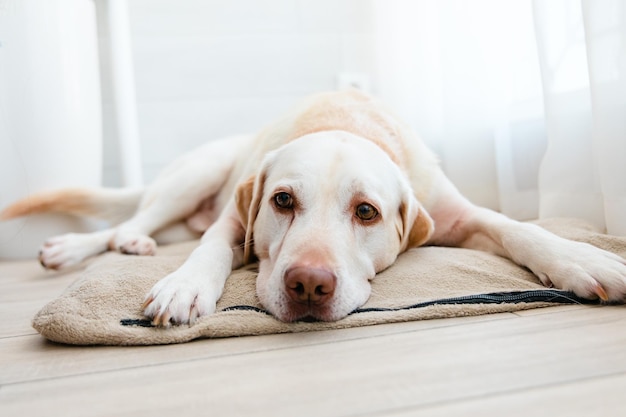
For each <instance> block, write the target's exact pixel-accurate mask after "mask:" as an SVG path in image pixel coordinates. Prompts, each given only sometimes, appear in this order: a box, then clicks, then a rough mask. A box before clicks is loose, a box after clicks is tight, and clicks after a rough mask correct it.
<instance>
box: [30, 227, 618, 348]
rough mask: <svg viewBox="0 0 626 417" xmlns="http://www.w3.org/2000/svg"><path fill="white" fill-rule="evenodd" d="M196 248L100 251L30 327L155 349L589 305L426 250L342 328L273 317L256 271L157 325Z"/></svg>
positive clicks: (597, 240) (499, 267) (464, 253)
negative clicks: (163, 290)
mask: <svg viewBox="0 0 626 417" xmlns="http://www.w3.org/2000/svg"><path fill="white" fill-rule="evenodd" d="M538 223H539V224H540V225H541V226H543V227H545V228H546V229H548V230H550V231H552V232H554V233H556V234H558V235H560V236H563V237H566V238H569V239H573V240H578V241H583V242H587V243H591V244H593V245H595V246H598V247H600V248H603V249H606V250H608V251H611V252H614V253H617V254H619V255H621V256H626V238H623V237H615V236H609V235H605V234H602V233H599V232H598V231H596V230H594V229H593V228H592V227H591V226H589V225H588V224H586V223H583V222H581V221H579V220H573V219H551V220H543V221H541V222H538ZM195 244H196V242H186V243H182V244H176V245H171V246H166V247H162V248H159V251H158V253H157V255H156V256H152V257H133V256H127V255H120V254H117V253H107V254H105V255H102V256H101V257H100V258H99V259H97V260H95V261H94V262H92V263H91V264H90V265H89V266H88V267H87V269H85V271H84V272H83V273H82V274H81V276H80V278H79V279H78V280H77V281H76V282H74V283H73V284H72V285H71V286H70V287H69V288H68V289H67V290H66V291H65V292H64V293H63V294H62V295H61V296H60V297H59V298H57V299H56V300H53V301H51V302H50V303H48V304H47V305H46V306H45V307H43V308H42V309H41V311H39V313H37V315H36V316H35V318H34V319H33V327H34V328H35V329H36V330H37V331H38V332H39V333H41V334H42V335H43V336H44V337H46V338H47V339H50V340H52V341H55V342H61V343H67V344H75V345H150V344H169V343H182V342H188V341H191V340H194V339H198V338H218V337H231V336H246V335H262V334H271V333H286V332H305V331H314V330H328V329H340V328H347V327H356V326H367V325H374V324H380V323H392V322H403V321H410V320H424V319H433V318H444V317H458V316H473V315H479V314H488V313H498V312H512V311H518V310H524V309H530V308H537V307H546V306H552V305H557V304H563V303H589V302H590V301H587V300H583V299H580V298H578V297H576V296H575V295H573V294H572V293H568V292H565V291H559V290H554V289H547V288H545V287H543V286H542V285H541V283H540V282H539V280H538V279H537V278H536V277H535V276H534V275H533V274H532V273H530V272H529V271H528V270H527V269H525V268H522V267H519V266H517V265H515V264H514V263H512V262H511V261H508V260H506V259H503V258H501V257H498V256H494V255H490V254H487V253H483V252H479V251H473V250H468V249H459V248H440V247H421V248H416V249H412V250H410V251H408V252H406V253H404V254H402V255H401V256H400V257H399V258H398V260H397V262H396V263H395V264H394V265H393V266H391V267H390V268H388V269H387V270H385V271H383V272H381V273H380V274H379V275H378V276H377V277H376V279H375V280H374V281H373V282H372V295H371V297H370V299H369V300H368V302H367V303H366V304H365V305H364V306H363V307H361V308H359V309H357V310H356V311H354V312H353V313H351V314H350V315H348V316H347V317H346V318H344V319H342V320H339V321H336V322H332V323H326V322H296V323H283V322H280V321H278V320H276V319H275V318H273V317H272V316H271V315H269V314H268V313H267V312H265V311H264V310H263V307H262V306H261V305H260V304H259V301H258V299H257V298H256V295H255V279H256V272H255V269H254V266H250V267H246V268H242V269H240V270H236V271H234V272H233V273H232V275H231V276H230V278H229V279H228V280H227V282H226V287H225V289H224V294H223V296H222V298H221V299H220V300H219V302H218V304H217V311H216V313H215V314H213V315H210V316H206V317H202V318H200V319H198V320H197V322H196V323H195V324H194V325H193V326H188V325H181V326H172V327H169V328H156V327H153V326H152V325H151V324H150V321H149V320H147V319H146V318H145V317H144V316H143V315H142V313H141V309H140V306H141V303H142V301H143V298H144V296H145V294H146V293H147V292H148V290H149V289H150V288H151V287H152V285H154V283H156V282H157V281H158V280H159V279H160V278H162V277H164V276H165V275H167V274H168V273H170V272H171V271H173V270H175V269H176V268H177V267H178V266H179V265H181V264H182V263H183V262H184V260H185V258H186V254H188V253H189V252H190V251H191V250H192V249H193V248H194V247H195Z"/></svg>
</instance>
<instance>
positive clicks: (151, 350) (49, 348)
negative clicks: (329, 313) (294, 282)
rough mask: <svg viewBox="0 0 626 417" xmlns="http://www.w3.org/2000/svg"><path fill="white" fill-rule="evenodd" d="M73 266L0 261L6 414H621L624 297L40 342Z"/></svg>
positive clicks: (0, 390) (0, 393) (1, 408)
mask: <svg viewBox="0 0 626 417" xmlns="http://www.w3.org/2000/svg"><path fill="white" fill-rule="evenodd" d="M77 274H78V272H73V273H69V274H53V273H52V274H51V273H46V272H44V271H42V270H41V269H40V267H39V266H38V265H37V264H36V263H35V262H14V263H6V262H5V263H0V316H1V317H2V321H1V322H0V323H1V324H0V384H1V385H0V416H5V417H9V416H10V417H13V416H16V417H29V416H81V417H85V416H94V415H98V416H118V415H124V416H135V417H136V416H143V415H151V416H162V415H173V416H185V417H187V416H192V415H202V416H244V415H245V416H273V417H276V416H290V417H292V416H411V415H419V416H457V415H463V416H467V415H480V416H491V415H493V416H531V415H532V416H537V415H545V416H587V417H588V416H624V415H626V403H625V401H624V396H625V395H626V307H583V306H566V307H553V308H545V309H536V310H529V311H526V312H523V313H516V314H509V313H507V314H497V315H489V316H481V317H468V318H458V319H444V320H431V321H421V322H412V323H401V324H392V325H381V326H372V327H366V328H356V329H346V330H336V331H328V332H317V333H306V334H286V335H272V336H258V337H243V338H232V339H219V340H202V341H196V342H192V343H188V344H182V345H171V346H151V347H73V346H64V345H59V344H54V343H51V342H47V341H46V340H44V339H43V338H42V337H41V336H39V335H38V334H37V333H36V332H35V331H34V330H33V329H32V328H31V327H30V319H31V317H32V316H33V315H34V314H35V313H36V312H37V311H38V309H39V308H41V307H42V306H43V305H44V304H45V303H46V302H48V301H50V300H51V299H53V298H54V297H55V296H57V295H58V294H60V292H61V291H62V290H63V289H64V288H65V287H66V286H67V285H68V284H70V283H71V282H72V281H73V280H74V279H75V278H76V276H77Z"/></svg>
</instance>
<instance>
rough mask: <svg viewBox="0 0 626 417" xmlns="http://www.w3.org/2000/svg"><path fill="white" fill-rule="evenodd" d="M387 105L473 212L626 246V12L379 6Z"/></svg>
mask: <svg viewBox="0 0 626 417" xmlns="http://www.w3.org/2000/svg"><path fill="white" fill-rule="evenodd" d="M374 11H375V19H376V25H377V45H376V47H377V48H376V50H377V57H378V70H379V79H378V80H377V83H376V86H377V89H378V93H379V95H381V96H382V97H383V99H384V100H385V101H387V102H389V103H390V104H391V105H392V106H393V107H394V108H395V109H396V111H397V112H399V113H400V115H401V116H402V117H403V118H404V119H406V120H407V121H408V122H409V123H410V124H412V125H413V127H414V128H415V129H416V130H417V131H418V132H420V133H421V134H422V136H423V137H424V139H425V140H426V141H427V142H429V143H430V145H431V146H432V147H433V148H434V149H435V150H436V151H437V152H438V153H439V155H440V156H441V158H442V162H443V166H444V169H445V170H446V172H447V173H448V175H449V176H450V177H451V179H452V180H453V181H454V182H455V183H456V184H457V186H458V187H459V188H460V189H461V190H462V191H463V192H464V193H465V194H466V195H468V196H469V197H470V199H472V200H473V201H474V202H476V203H478V204H481V205H485V206H489V207H491V208H494V209H497V210H500V211H502V212H504V213H506V214H508V215H510V216H512V217H515V218H519V219H531V218H537V217H553V216H559V217H579V218H583V219H586V220H588V221H590V222H592V223H594V224H595V225H597V226H599V227H604V228H606V229H607V231H608V232H609V233H613V234H621V235H626V163H625V162H624V159H626V2H624V1H622V0H593V1H592V0H587V1H582V2H581V1H580V0H555V1H542V0H535V1H532V0H511V1H501V0H472V1H462V0H440V1H434V0H374Z"/></svg>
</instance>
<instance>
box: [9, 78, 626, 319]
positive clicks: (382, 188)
mask: <svg viewBox="0 0 626 417" xmlns="http://www.w3.org/2000/svg"><path fill="white" fill-rule="evenodd" d="M46 211H61V212H68V213H73V214H78V215H91V216H100V217H105V218H115V217H119V216H128V217H130V218H126V219H125V220H124V221H123V222H121V223H120V224H119V225H117V226H115V227H112V228H110V229H106V230H101V231H97V232H94V233H86V234H66V235H62V236H58V237H55V238H51V239H49V240H48V241H46V242H45V243H44V244H43V247H42V249H41V252H40V255H39V260H40V262H41V264H42V265H43V266H44V267H46V268H50V269H58V268H64V267H67V266H69V265H74V264H77V263H79V262H81V261H82V260H84V259H85V258H87V257H89V256H93V255H96V254H98V253H101V252H104V251H106V250H119V251H120V252H122V253H126V254H133V255H153V254H154V253H155V250H156V247H157V243H156V241H155V239H153V237H154V236H155V235H156V236H157V239H158V236H159V234H161V235H163V234H164V232H165V234H167V232H168V231H169V232H170V233H171V232H172V231H177V233H178V234H179V235H178V238H191V237H199V234H200V233H202V238H201V240H200V244H199V246H198V247H197V248H196V249H195V250H193V252H192V253H191V254H190V256H189V257H188V258H187V260H186V261H185V262H184V263H183V264H182V266H181V267H180V268H178V269H177V270H176V271H174V272H173V273H171V274H170V275H168V276H166V277H164V278H163V279H161V280H160V281H159V282H158V283H157V284H156V285H154V287H153V288H152V289H151V290H150V292H149V293H148V294H147V296H146V299H145V302H144V304H143V307H142V308H143V311H144V313H145V315H146V316H147V317H149V318H151V320H152V322H153V324H154V325H156V326H170V325H172V324H176V325H180V324H193V323H194V322H195V321H196V320H197V319H198V318H199V317H201V316H204V315H208V314H212V313H213V312H214V311H215V305H216V302H217V300H218V299H219V298H220V296H221V294H222V290H223V287H224V283H225V281H226V279H227V278H228V276H229V274H230V273H231V271H232V270H233V269H234V268H239V267H241V266H243V265H245V264H247V263H251V262H253V261H258V268H259V272H258V277H257V282H256V289H257V294H258V298H259V300H260V302H261V304H262V305H263V306H264V307H265V308H266V310H267V311H268V312H270V313H271V314H272V315H273V316H274V317H276V318H277V319H278V320H281V321H285V322H293V321H298V320H309V319H313V320H321V321H335V320H339V319H341V318H343V317H345V316H346V315H348V314H349V313H350V312H352V311H353V310H355V309H356V308H358V307H360V306H361V305H363V304H364V303H365V302H366V301H367V299H368V298H369V295H370V291H371V287H370V281H371V280H373V279H374V278H375V276H376V274H377V273H378V272H380V271H382V270H384V269H385V268H387V267H389V266H390V265H392V264H393V263H394V262H395V260H396V258H397V257H398V255H399V254H401V253H403V252H405V251H407V250H409V249H411V248H416V247H419V246H422V245H439V246H455V247H464V248H470V249H477V250H481V251H487V252H491V253H493V254H497V255H500V256H503V257H506V258H509V259H510V260H512V261H514V262H516V263H517V264H519V265H521V266H523V267H526V268H528V269H530V270H531V271H532V272H533V273H534V274H535V275H536V276H537V277H538V278H539V279H540V280H541V282H542V283H543V284H544V285H545V286H547V287H552V286H554V287H557V288H560V289H563V290H569V291H573V292H574V293H576V294H577V295H578V296H580V297H584V298H590V299H598V298H599V299H600V300H602V301H604V302H623V301H624V298H625V296H626V261H625V260H624V259H622V258H621V257H619V256H617V255H614V254H612V253H609V252H606V251H603V250H601V249H599V248H596V247H594V246H591V245H588V244H584V243H580V242H575V241H570V240H566V239H563V238H560V237H558V236H556V235H554V234H552V233H550V232H548V231H546V230H544V229H542V228H540V227H538V226H536V225H533V224H530V223H522V222H518V221H515V220H512V219H510V218H508V217H506V216H504V215H502V214H500V213H497V212H495V211H492V210H489V209H486V208H482V207H478V206H476V205H474V204H472V203H470V202H469V201H468V200H467V199H466V198H465V197H463V196H462V195H461V194H460V193H459V191H458V190H457V189H456V188H455V186H454V185H453V184H452V183H451V182H450V181H449V180H448V179H447V178H446V176H445V175H444V173H443V171H442V169H441V168H440V166H439V162H438V160H437V158H436V157H435V155H434V154H433V153H432V152H431V151H430V150H429V149H428V148H427V147H426V146H425V145H424V143H423V142H421V141H420V139H419V138H418V137H417V136H416V135H415V134H414V133H413V132H412V131H411V129H409V128H408V127H407V126H405V125H404V124H403V123H402V122H400V121H399V120H398V119H397V118H396V117H394V116H393V115H392V114H391V112H389V111H388V110H387V109H385V108H384V107H383V106H382V105H381V104H380V103H378V102H377V101H376V100H375V99H373V98H372V97H370V96H368V95H365V94H363V93H360V92H358V91H356V90H354V91H343V92H330V93H322V94H318V95H315V96H313V97H311V98H309V99H307V100H305V101H304V102H303V103H302V104H301V105H300V106H297V107H296V108H295V109H294V110H293V111H292V112H290V113H289V114H288V115H287V116H285V117H284V118H283V119H281V120H279V121H278V122H276V123H274V124H273V125H271V126H270V127H268V128H266V129H265V130H263V131H261V132H260V133H259V134H258V135H256V136H242V137H236V138H230V139H227V140H222V141H212V142H209V143H208V144H206V145H204V146H203V147H201V148H199V149H197V150H195V151H193V152H191V153H189V154H187V155H184V156H182V157H180V158H179V159H178V160H176V161H175V162H174V163H173V164H172V165H171V166H169V167H168V168H167V169H165V170H164V172H163V173H161V174H160V175H159V176H158V177H157V179H156V180H155V181H154V182H153V183H152V184H151V185H150V186H148V187H147V188H146V189H145V190H139V191H134V190H125V189H119V190H114V189H65V190H58V191H51V192H43V193H39V194H35V195H34V196H31V197H29V198H26V199H23V200H21V201H18V202H16V203H14V204H13V205H11V206H9V207H7V208H6V209H5V210H3V211H2V212H1V213H0V218H1V219H4V220H6V219H11V218H14V217H18V216H23V215H27V214H32V213H41V212H46ZM133 212H134V214H133ZM181 232H182V234H180V233H181ZM151 236H153V237H151Z"/></svg>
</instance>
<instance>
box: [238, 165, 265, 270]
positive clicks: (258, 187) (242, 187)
mask: <svg viewBox="0 0 626 417" xmlns="http://www.w3.org/2000/svg"><path fill="white" fill-rule="evenodd" d="M264 184H265V173H264V171H263V172H262V173H261V174H260V175H252V176H251V177H250V178H248V179H247V180H246V181H244V182H242V183H240V184H239V185H238V186H237V189H236V191H235V204H236V206H237V212H238V213H239V218H240V219H241V225H242V226H243V228H244V229H245V231H246V237H245V240H244V244H243V245H244V246H243V262H244V264H247V263H250V262H251V261H252V256H253V254H254V253H253V250H252V248H253V247H254V243H253V242H254V238H253V229H254V221H255V220H256V217H257V214H258V213H259V207H260V206H261V198H262V196H263V185H264Z"/></svg>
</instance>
